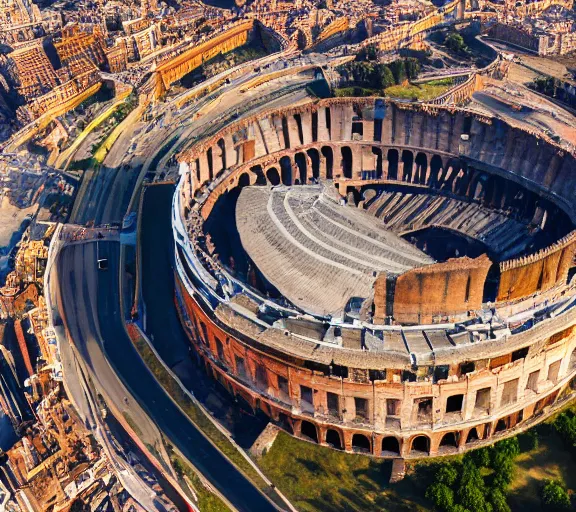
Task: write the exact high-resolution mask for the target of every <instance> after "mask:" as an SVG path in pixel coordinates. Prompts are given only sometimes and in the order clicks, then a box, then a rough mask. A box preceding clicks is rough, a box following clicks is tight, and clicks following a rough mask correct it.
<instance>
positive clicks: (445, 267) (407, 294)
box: [375, 255, 492, 324]
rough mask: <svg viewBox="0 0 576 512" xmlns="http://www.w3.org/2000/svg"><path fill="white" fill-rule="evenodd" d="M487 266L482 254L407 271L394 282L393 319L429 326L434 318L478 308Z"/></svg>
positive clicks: (486, 259) (490, 264)
mask: <svg viewBox="0 0 576 512" xmlns="http://www.w3.org/2000/svg"><path fill="white" fill-rule="evenodd" d="M491 266H492V262H491V261H490V259H489V258H488V257H487V256H486V255H483V256H480V257H479V258H476V259H471V258H458V259H451V260H448V261H446V262H444V263H437V264H435V265H428V266H426V267H422V268H416V269H413V270H409V271H408V272H406V273H404V274H402V275H401V276H399V277H398V279H397V281H396V289H395V294H394V319H395V320H396V321H397V322H399V323H401V324H431V323H434V320H435V318H436V317H437V316H448V317H451V316H456V315H459V314H462V313H465V312H466V311H476V310H479V309H481V307H482V297H483V293H484V284H485V282H486V276H487V275H488V271H489V270H490V267H491ZM375 296H376V292H375ZM436 323H437V322H436Z"/></svg>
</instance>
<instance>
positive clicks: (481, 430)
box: [297, 411, 522, 457]
mask: <svg viewBox="0 0 576 512" xmlns="http://www.w3.org/2000/svg"><path fill="white" fill-rule="evenodd" d="M521 413H522V411H520V413H517V414H515V415H511V416H509V417H506V418H501V419H500V420H498V421H497V422H496V424H495V425H491V424H487V425H481V426H480V427H472V428H470V429H468V430H464V431H452V432H445V433H443V434H442V435H441V437H440V438H439V440H438V438H436V439H435V443H433V438H432V437H431V436H430V435H427V434H417V435H415V436H413V437H411V438H409V439H405V440H404V439H401V438H398V437H396V436H391V435H389V436H384V437H381V436H375V437H372V436H370V435H367V434H362V433H358V432H354V433H350V434H348V433H344V432H342V431H340V430H337V429H334V428H327V429H323V428H321V427H317V426H316V425H315V424H314V423H312V422H310V421H307V420H302V421H301V422H300V430H299V432H298V433H297V435H298V436H299V437H300V438H302V439H305V440H306V441H309V442H313V443H316V444H325V445H328V446H330V447H332V448H334V449H337V450H344V449H348V450H349V451H353V452H357V453H366V454H373V455H375V456H381V457H400V456H402V457H407V456H409V457H424V456H428V455H431V454H433V455H448V454H451V453H456V452H458V451H459V449H460V448H461V447H468V446H472V445H474V444H475V443H477V442H478V441H481V440H483V439H487V438H489V437H490V433H491V431H493V434H494V435H497V434H499V433H502V432H505V431H506V430H508V429H510V428H512V427H513V426H514V425H516V424H517V423H519V422H520V421H522V414H521ZM322 436H323V437H322ZM346 437H347V438H348V439H347V440H346V439H345V438H346ZM373 445H374V446H373ZM433 445H435V448H433Z"/></svg>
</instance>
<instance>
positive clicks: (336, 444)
mask: <svg viewBox="0 0 576 512" xmlns="http://www.w3.org/2000/svg"><path fill="white" fill-rule="evenodd" d="M326 442H327V443H328V444H329V445H330V446H332V448H336V449H337V450H341V449H342V440H341V439H340V434H339V433H338V432H337V431H336V430H332V429H329V430H328V431H327V432H326Z"/></svg>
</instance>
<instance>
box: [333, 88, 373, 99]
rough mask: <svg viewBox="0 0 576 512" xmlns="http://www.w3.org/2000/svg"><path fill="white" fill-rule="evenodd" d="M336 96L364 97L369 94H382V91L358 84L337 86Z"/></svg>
mask: <svg viewBox="0 0 576 512" xmlns="http://www.w3.org/2000/svg"><path fill="white" fill-rule="evenodd" d="M334 96H336V97H337V98H363V97H367V96H382V91H380V90H378V89H368V88H367V87H358V86H355V87H337V88H336V89H334Z"/></svg>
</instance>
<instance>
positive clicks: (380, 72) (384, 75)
mask: <svg viewBox="0 0 576 512" xmlns="http://www.w3.org/2000/svg"><path fill="white" fill-rule="evenodd" d="M376 74H377V78H376V82H377V84H378V86H377V88H378V89H386V87H391V86H392V85H394V83H395V82H394V75H393V74H392V71H390V68H389V67H388V66H385V65H383V64H381V65H380V66H378V67H377V68H376Z"/></svg>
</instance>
